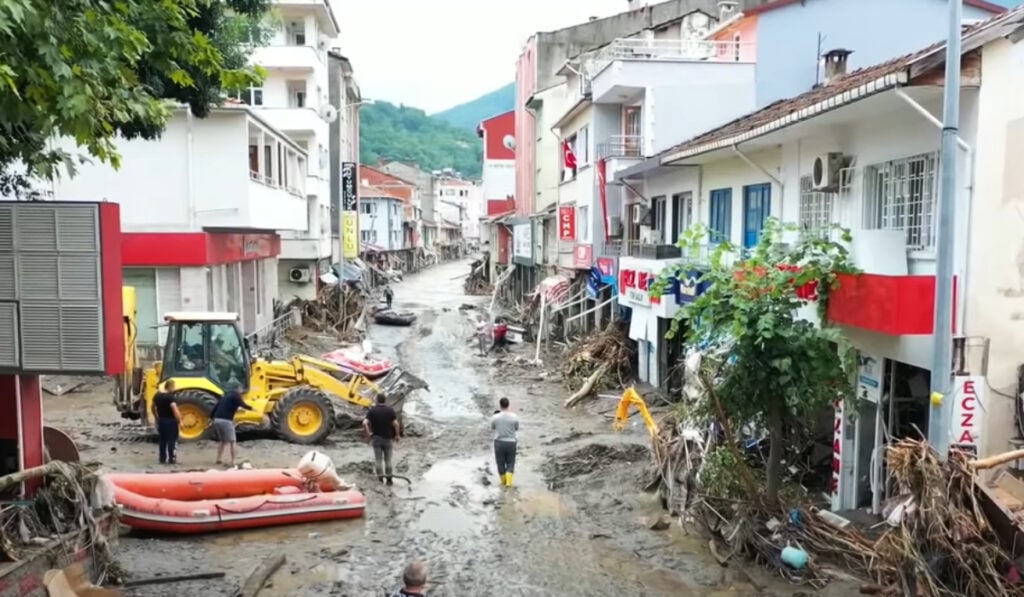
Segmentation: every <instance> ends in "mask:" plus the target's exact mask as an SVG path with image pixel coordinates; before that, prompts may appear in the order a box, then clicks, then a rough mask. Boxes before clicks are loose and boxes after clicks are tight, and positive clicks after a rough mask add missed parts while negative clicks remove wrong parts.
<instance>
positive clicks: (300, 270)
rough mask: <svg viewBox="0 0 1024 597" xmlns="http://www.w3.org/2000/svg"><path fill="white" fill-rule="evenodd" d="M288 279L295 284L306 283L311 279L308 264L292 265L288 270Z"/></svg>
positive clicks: (311, 273) (311, 275)
mask: <svg viewBox="0 0 1024 597" xmlns="http://www.w3.org/2000/svg"><path fill="white" fill-rule="evenodd" d="M288 279H289V280H291V281H292V282H293V283H295V284H308V283H310V282H311V281H312V280H313V272H312V271H311V270H310V269H309V267H308V266H301V267H293V268H291V269H290V270H288Z"/></svg>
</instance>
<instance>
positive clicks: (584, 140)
mask: <svg viewBox="0 0 1024 597" xmlns="http://www.w3.org/2000/svg"><path fill="white" fill-rule="evenodd" d="M576 139H577V142H576V143H577V145H576V147H577V149H576V161H577V162H578V163H579V165H580V166H586V165H587V164H589V163H590V127H589V126H585V127H583V128H581V129H580V130H579V131H577V133H576Z"/></svg>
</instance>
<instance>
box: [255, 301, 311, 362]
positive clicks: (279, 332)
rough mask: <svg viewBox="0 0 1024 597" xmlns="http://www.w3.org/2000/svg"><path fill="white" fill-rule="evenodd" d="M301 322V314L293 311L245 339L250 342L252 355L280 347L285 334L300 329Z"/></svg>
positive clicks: (275, 319)
mask: <svg viewBox="0 0 1024 597" xmlns="http://www.w3.org/2000/svg"><path fill="white" fill-rule="evenodd" d="M301 320H302V317H301V315H300V314H299V312H298V311H297V310H295V309H292V310H290V311H288V312H287V313H284V314H283V315H279V316H278V317H276V318H274V320H273V321H271V322H270V323H268V324H267V325H265V326H263V327H261V328H259V329H257V330H256V331H254V332H253V333H251V334H249V335H248V336H246V337H245V339H246V340H248V341H249V351H250V353H251V354H258V353H260V352H264V351H268V350H273V349H275V348H278V347H280V346H281V341H282V340H283V338H284V334H285V332H287V331H288V330H290V329H292V328H295V327H298V326H299V325H300V324H301V322H302V321H301Z"/></svg>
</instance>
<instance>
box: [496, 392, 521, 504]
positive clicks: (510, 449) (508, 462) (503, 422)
mask: <svg viewBox="0 0 1024 597" xmlns="http://www.w3.org/2000/svg"><path fill="white" fill-rule="evenodd" d="M498 406H499V407H500V410H498V411H495V413H494V416H493V417H491V429H492V430H493V431H494V459H495V460H496V461H497V462H498V477H499V478H500V479H501V484H502V485H504V486H505V487H512V473H514V472H515V469H516V447H517V443H516V432H518V431H519V417H517V416H516V414H515V413H513V412H512V411H510V410H509V409H508V398H502V399H501V400H499V401H498Z"/></svg>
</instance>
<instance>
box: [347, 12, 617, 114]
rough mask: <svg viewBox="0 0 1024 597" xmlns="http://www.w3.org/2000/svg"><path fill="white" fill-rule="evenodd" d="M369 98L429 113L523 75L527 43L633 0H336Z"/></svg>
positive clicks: (350, 53)
mask: <svg viewBox="0 0 1024 597" xmlns="http://www.w3.org/2000/svg"><path fill="white" fill-rule="evenodd" d="M331 3H332V5H333V6H334V11H335V13H336V14H337V16H338V22H339V25H340V26H341V37H340V39H339V43H338V45H339V46H341V49H342V52H344V53H345V55H347V56H348V57H349V58H350V59H351V60H352V66H353V68H354V69H355V74H356V80H357V81H358V82H359V86H360V88H361V90H362V92H363V97H367V98H372V99H381V100H387V101H390V102H395V103H404V104H406V105H410V106H416V107H418V108H423V109H424V110H426V111H427V112H428V113H431V112H437V111H439V110H444V109H445V108H450V107H451V106H454V105H456V104H459V103H462V102H464V101H468V100H471V99H474V98H476V97H477V96H479V95H482V94H484V93H486V92H488V91H491V90H493V89H496V88H498V87H501V86H502V85H504V84H506V83H511V82H512V81H514V80H515V61H516V58H517V57H518V56H519V52H520V50H521V49H522V46H523V43H524V42H525V41H526V39H527V38H528V37H529V36H530V35H531V34H533V33H535V32H537V31H550V30H553V29H559V28H562V27H567V26H569V25H573V24H576V23H580V22H583V21H586V20H587V18H588V17H591V16H597V17H606V16H609V15H612V14H615V13H617V12H622V11H624V10H626V0H517V1H516V2H497V1H496V0H331Z"/></svg>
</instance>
